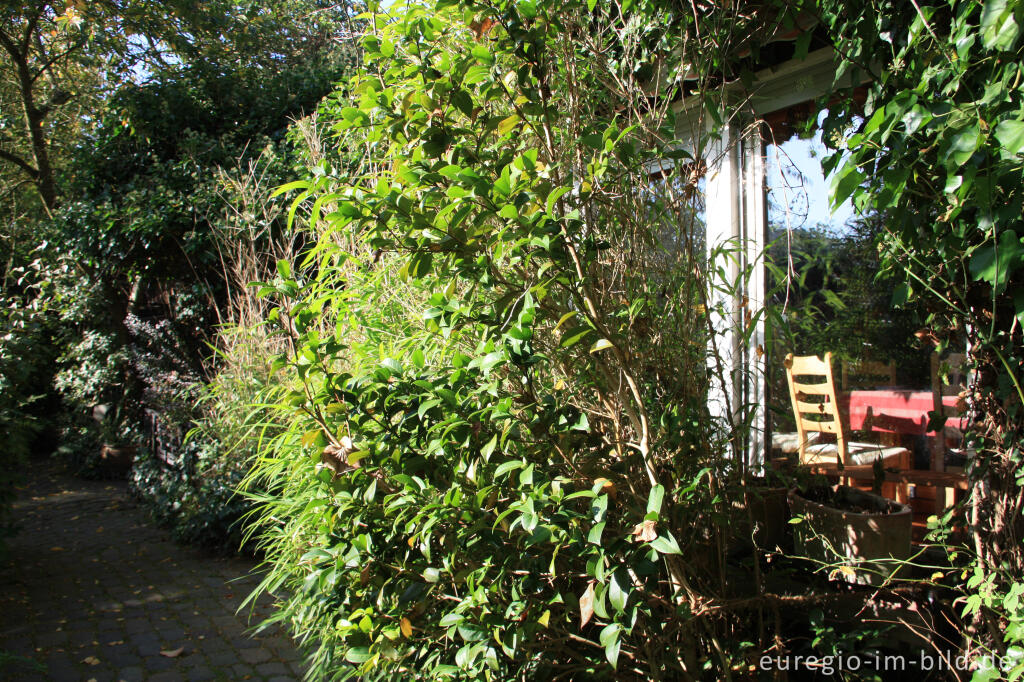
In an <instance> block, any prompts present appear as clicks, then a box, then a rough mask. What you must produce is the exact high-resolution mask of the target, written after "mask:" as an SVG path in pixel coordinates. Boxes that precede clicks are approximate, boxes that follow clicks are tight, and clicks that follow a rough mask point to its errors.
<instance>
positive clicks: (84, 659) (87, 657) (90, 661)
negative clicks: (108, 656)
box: [82, 656, 100, 665]
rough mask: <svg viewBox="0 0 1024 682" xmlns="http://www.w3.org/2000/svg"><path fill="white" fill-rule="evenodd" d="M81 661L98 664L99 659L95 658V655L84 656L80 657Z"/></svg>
mask: <svg viewBox="0 0 1024 682" xmlns="http://www.w3.org/2000/svg"><path fill="white" fill-rule="evenodd" d="M82 663H88V664H89V665H99V664H100V659H98V658H96V657H95V656H86V657H85V658H83V659H82Z"/></svg>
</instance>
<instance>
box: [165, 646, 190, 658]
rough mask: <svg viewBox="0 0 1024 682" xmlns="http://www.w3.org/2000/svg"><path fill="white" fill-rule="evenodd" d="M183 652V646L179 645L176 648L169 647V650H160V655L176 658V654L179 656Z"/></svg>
mask: <svg viewBox="0 0 1024 682" xmlns="http://www.w3.org/2000/svg"><path fill="white" fill-rule="evenodd" d="M183 653H185V647H183V646H181V647H178V648H177V649H171V650H170V651H161V652H160V655H161V656H166V657H167V658H177V657H178V656H181V655H182V654H183Z"/></svg>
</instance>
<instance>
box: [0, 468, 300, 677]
mask: <svg viewBox="0 0 1024 682" xmlns="http://www.w3.org/2000/svg"><path fill="white" fill-rule="evenodd" d="M15 517H16V518H15V520H16V522H17V523H18V524H19V526H20V532H19V533H18V534H17V535H16V536H14V537H13V538H11V541H10V550H11V551H10V555H9V559H8V560H7V561H6V562H3V563H0V680H8V679H9V680H19V681H20V680H37V679H38V680H93V679H94V680H97V682H98V681H100V680H125V681H126V682H130V681H131V680H143V679H145V680H152V681H154V682H158V681H159V680H243V679H252V680H274V681H275V682H276V681H278V680H296V679H299V678H301V676H302V667H301V664H300V662H299V656H298V654H297V652H296V651H295V648H294V646H293V645H292V643H291V641H290V640H289V639H288V638H287V637H285V636H284V635H283V634H280V633H274V634H269V635H268V634H262V635H258V636H252V635H251V634H250V631H251V627H252V626H253V625H255V624H256V623H257V622H259V620H260V619H261V617H262V616H264V615H266V610H267V608H268V605H267V604H266V603H260V604H258V605H257V607H256V608H255V609H253V610H252V613H251V615H250V611H249V610H248V609H247V610H246V611H245V612H243V613H236V611H237V609H238V606H239V604H240V603H241V601H242V600H243V599H244V598H245V596H246V595H247V594H248V593H249V592H250V591H251V589H252V588H253V587H254V585H255V581H256V579H255V578H254V577H252V576H251V575H250V573H251V572H252V569H253V568H254V564H253V562H252V561H247V560H243V559H237V558H236V559H225V558H214V557H210V556H208V555H205V554H203V553H201V552H199V551H197V550H194V549H191V548H187V547H182V546H180V545H177V544H175V543H174V542H173V541H172V540H171V539H170V537H169V536H168V534H167V533H165V532H163V531H161V530H158V529H156V528H154V527H153V526H151V525H150V524H149V523H148V522H147V520H146V518H145V515H144V514H143V511H142V510H141V509H139V508H137V507H136V506H135V505H134V504H133V503H132V502H131V501H130V499H129V498H128V496H127V492H126V484H125V483H124V482H111V481H79V480H76V479H73V478H71V477H69V476H67V475H63V474H61V473H58V472H56V471H53V470H47V469H42V470H39V471H36V472H35V473H33V474H32V478H31V480H30V481H29V482H28V485H26V486H25V487H24V488H23V489H21V490H19V500H18V501H17V503H16V505H15ZM240 576H244V577H242V578H241V579H238V578H239V577H240Z"/></svg>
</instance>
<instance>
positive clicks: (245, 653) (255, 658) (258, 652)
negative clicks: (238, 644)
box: [239, 649, 272, 663]
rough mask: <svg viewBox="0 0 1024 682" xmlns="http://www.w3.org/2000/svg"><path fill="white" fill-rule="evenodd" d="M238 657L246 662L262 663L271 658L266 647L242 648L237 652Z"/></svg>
mask: <svg viewBox="0 0 1024 682" xmlns="http://www.w3.org/2000/svg"><path fill="white" fill-rule="evenodd" d="M239 657H240V658H241V660H243V661H245V662H246V663H263V662H264V661H269V660H270V659H271V658H272V657H271V655H270V652H269V651H267V650H266V649H242V650H241V651H240V652H239Z"/></svg>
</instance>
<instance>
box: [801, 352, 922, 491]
mask: <svg viewBox="0 0 1024 682" xmlns="http://www.w3.org/2000/svg"><path fill="white" fill-rule="evenodd" d="M785 366H786V382H787V383H788V384H789V397H790V400H791V401H792V403H793V416H794V417H795V418H796V428H797V438H798V441H799V443H800V447H799V458H800V463H801V464H808V465H813V468H815V469H816V470H818V471H821V472H822V473H827V474H830V475H835V476H844V477H846V476H848V474H853V473H854V472H853V471H847V470H850V469H854V468H857V469H860V470H861V471H859V472H857V473H858V475H856V476H854V477H855V478H858V479H862V480H863V479H864V478H867V477H868V476H867V475H866V474H865V472H864V471H863V469H864V468H865V467H870V466H871V465H873V464H874V463H875V462H876V461H877V460H881V461H882V464H883V466H885V467H896V468H898V469H900V470H906V469H910V468H911V464H912V455H911V452H910V450H907V449H906V448H903V447H886V446H883V445H878V444H876V443H855V442H850V440H849V438H848V435H847V434H848V430H847V428H846V425H845V424H846V420H845V419H844V418H843V416H842V414H841V413H840V409H839V397H838V394H837V392H836V386H835V380H834V379H833V376H832V354H831V353H825V358H824V359H821V358H819V357H818V356H816V355H806V356H794V355H793V354H792V353H790V354H789V355H787V356H786V360H785ZM810 433H827V434H832V435H833V436H835V441H836V442H835V443H816V444H812V443H811V442H810V441H809V439H808V434H810ZM840 464H842V467H843V470H840ZM886 488H887V489H891V488H892V485H890V484H886ZM891 493H892V494H894V495H895V497H896V498H897V500H898V501H900V502H906V501H907V499H908V498H909V495H908V494H907V487H906V485H905V484H897V486H896V489H895V490H893V491H891Z"/></svg>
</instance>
